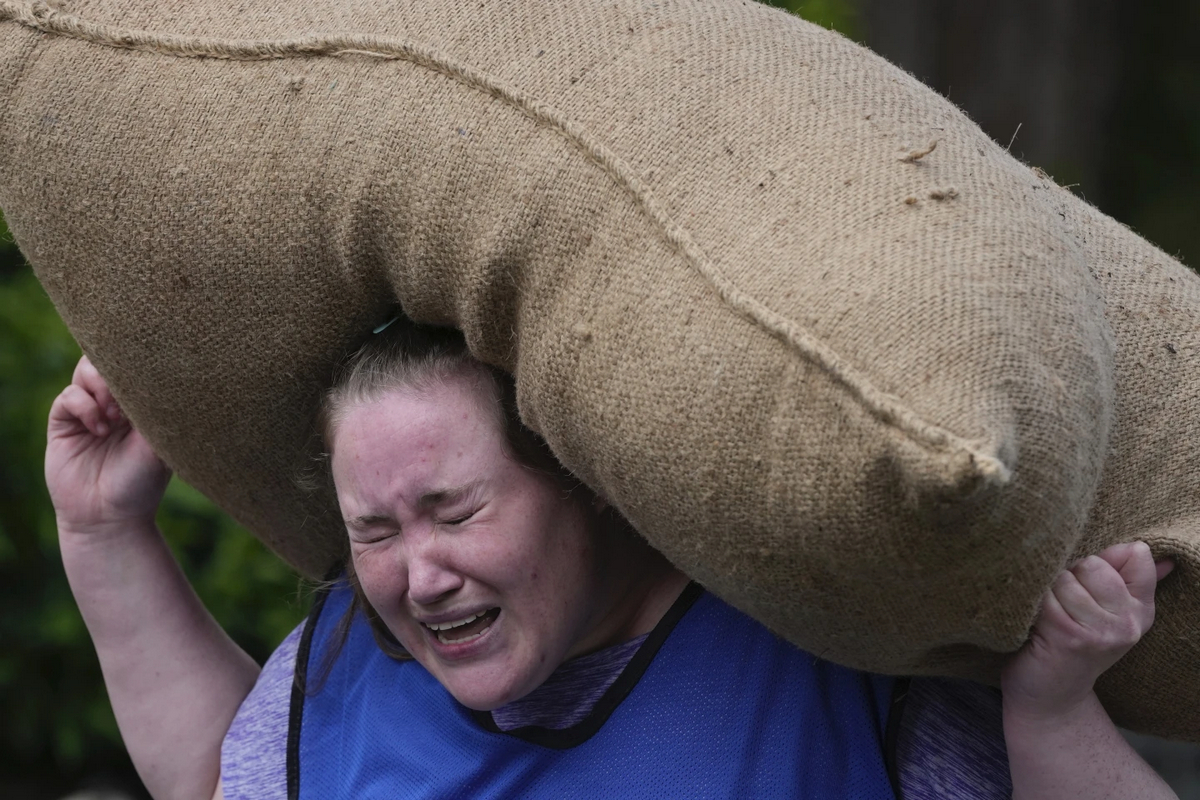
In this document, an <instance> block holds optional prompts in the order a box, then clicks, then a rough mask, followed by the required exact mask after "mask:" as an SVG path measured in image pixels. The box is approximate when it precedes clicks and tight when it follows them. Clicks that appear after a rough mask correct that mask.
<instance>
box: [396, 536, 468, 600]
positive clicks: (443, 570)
mask: <svg viewBox="0 0 1200 800" xmlns="http://www.w3.org/2000/svg"><path fill="white" fill-rule="evenodd" d="M414 549H415V551H416V552H410V553H409V554H408V599H409V601H410V602H412V603H414V604H415V605H419V606H431V605H435V604H437V603H438V601H440V600H444V599H446V598H447V597H449V596H450V595H452V594H453V593H454V592H456V591H458V590H459V589H461V588H462V585H463V576H462V575H461V574H460V573H459V572H458V571H456V570H454V569H453V568H451V566H450V565H449V564H448V563H447V559H446V558H445V555H444V554H443V553H440V552H438V548H437V547H436V546H434V547H429V546H425V547H419V548H414Z"/></svg>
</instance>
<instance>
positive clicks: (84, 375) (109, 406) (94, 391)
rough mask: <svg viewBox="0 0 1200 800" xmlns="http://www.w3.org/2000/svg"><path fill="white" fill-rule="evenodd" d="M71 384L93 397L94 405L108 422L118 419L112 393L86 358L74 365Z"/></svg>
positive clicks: (118, 412) (118, 415) (117, 409)
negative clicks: (98, 407)
mask: <svg viewBox="0 0 1200 800" xmlns="http://www.w3.org/2000/svg"><path fill="white" fill-rule="evenodd" d="M71 383H74V384H76V385H77V386H82V387H83V388H84V389H86V390H87V391H88V392H89V393H90V394H91V395H92V396H93V397H95V398H96V403H97V404H98V405H99V406H100V409H101V411H102V413H103V414H104V416H105V417H107V418H108V419H110V420H115V419H118V418H119V417H120V409H119V407H118V406H117V401H116V400H114V399H113V396H112V391H111V390H110V389H109V388H108V382H107V381H105V380H104V377H103V376H102V375H101V374H100V371H99V370H97V369H96V367H95V365H93V364H92V360H91V359H90V358H88V357H87V356H83V357H82V358H80V359H79V363H78V364H76V365H75V374H74V375H73V376H72V377H71Z"/></svg>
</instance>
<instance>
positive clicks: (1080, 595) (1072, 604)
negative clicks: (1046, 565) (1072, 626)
mask: <svg viewBox="0 0 1200 800" xmlns="http://www.w3.org/2000/svg"><path fill="white" fill-rule="evenodd" d="M1050 591H1051V593H1052V594H1053V595H1054V597H1055V598H1056V599H1057V600H1058V602H1059V603H1060V604H1061V605H1062V609H1063V611H1064V612H1065V613H1066V614H1067V616H1069V617H1070V618H1071V619H1072V620H1074V621H1075V622H1076V623H1078V624H1079V625H1082V626H1084V627H1085V628H1090V629H1093V630H1095V629H1097V628H1099V627H1101V626H1102V625H1103V624H1104V622H1105V621H1106V620H1107V619H1108V618H1109V613H1108V612H1107V611H1105V610H1104V609H1103V608H1101V607H1100V605H1099V603H1097V602H1096V600H1095V598H1093V597H1092V595H1091V593H1090V592H1088V590H1087V589H1085V588H1084V587H1083V584H1081V583H1080V582H1079V579H1078V578H1076V577H1075V573H1073V572H1071V571H1070V570H1067V571H1066V572H1062V573H1060V574H1059V576H1058V578H1057V579H1056V580H1055V581H1054V585H1053V586H1051V587H1050Z"/></svg>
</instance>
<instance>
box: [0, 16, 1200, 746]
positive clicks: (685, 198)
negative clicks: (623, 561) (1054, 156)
mask: <svg viewBox="0 0 1200 800" xmlns="http://www.w3.org/2000/svg"><path fill="white" fill-rule="evenodd" d="M56 9H57V10H56ZM56 9H52V8H51V7H49V6H48V5H46V4H45V3H42V2H36V3H30V2H25V1H23V0H0V20H2V21H0V92H2V93H3V94H2V95H0V207H2V208H3V209H4V211H5V213H6V214H7V215H8V220H9V224H10V226H11V229H12V230H13V232H14V234H15V235H16V237H17V241H18V242H19V244H20V246H21V248H22V250H23V251H24V252H25V254H26V255H27V256H28V258H29V260H30V261H31V262H32V264H33V265H34V267H35V269H36V270H37V272H38V275H39V276H40V278H41V280H42V282H43V283H44V285H45V287H46V289H47V291H48V292H49V293H50V295H51V297H52V298H53V299H54V302H55V303H56V305H57V306H58V308H59V310H60V311H61V313H62V315H63V317H64V319H65V320H66V321H67V324H68V325H69V326H70V328H71V330H72V331H73V333H74V334H75V335H76V337H77V338H78V340H79V342H80V343H81V344H82V346H83V348H84V350H86V351H87V352H88V353H89V354H90V355H91V356H92V357H93V359H94V360H95V362H96V364H97V366H98V367H99V368H100V370H101V372H102V373H103V374H104V375H105V376H106V377H107V378H108V380H109V381H110V382H111V384H112V386H113V388H114V391H115V392H116V394H117V396H118V398H119V399H120V400H121V402H122V404H123V405H124V407H125V409H126V410H127V411H128V413H129V415H130V416H131V418H132V419H133V420H134V421H135V422H136V424H137V425H138V426H139V428H141V429H142V430H143V431H144V432H145V433H146V435H147V436H148V437H149V439H150V441H151V442H152V443H153V445H154V446H155V448H156V449H157V450H158V452H160V453H161V454H162V455H163V456H164V457H165V459H166V460H167V461H168V462H169V463H170V464H171V466H172V467H174V468H175V469H176V470H177V471H178V472H179V473H180V474H181V475H182V476H183V477H184V478H185V479H186V480H188V481H189V482H190V483H192V484H193V485H195V486H197V487H198V488H199V489H200V490H202V491H203V492H205V493H206V494H207V495H209V496H210V497H212V498H213V499H214V500H215V501H216V502H217V503H219V504H220V505H221V506H222V507H224V508H225V509H226V510H228V511H229V512H230V513H232V514H233V515H234V516H235V517H236V518H237V519H239V520H240V521H241V522H242V523H244V524H245V525H247V526H248V527H249V528H250V529H251V530H252V531H254V532H255V534H256V535H258V536H259V537H261V538H262V539H263V540H264V541H265V542H266V543H267V544H268V545H270V546H271V547H272V548H274V549H275V550H276V551H277V552H278V553H279V554H280V555H281V556H283V557H284V558H285V559H287V560H288V561H289V562H290V563H292V564H294V565H295V566H296V567H297V568H298V569H300V570H301V571H303V572H304V573H306V574H308V575H318V574H320V573H321V572H322V571H324V570H325V569H326V568H327V567H328V566H329V564H330V562H331V560H332V559H333V558H335V556H336V553H337V552H338V551H339V542H340V540H341V537H342V536H343V535H344V534H343V533H342V531H341V526H340V524H339V523H338V519H337V515H336V509H335V507H334V504H333V501H332V498H331V497H330V496H328V495H321V496H309V495H306V494H305V493H304V492H303V491H301V490H300V489H298V488H297V485H296V482H295V480H294V478H295V475H296V474H297V473H298V472H299V471H301V470H302V469H303V468H304V467H305V465H306V461H307V459H309V458H310V457H311V455H312V454H311V450H310V444H309V443H310V439H309V436H308V434H309V430H310V429H309V426H310V423H311V419H312V415H313V411H314V406H315V403H316V401H317V396H318V393H319V392H320V390H321V389H322V387H323V386H324V385H325V383H326V382H327V381H328V379H329V371H330V366H331V364H332V363H333V362H334V361H336V359H337V358H338V357H339V356H340V355H341V354H342V353H343V352H344V351H345V349H346V348H347V347H348V346H350V345H351V344H352V343H353V342H354V341H356V340H358V339H359V338H360V337H361V336H362V335H364V333H366V332H367V331H369V329H370V328H371V327H372V326H373V325H375V324H377V323H379V322H381V321H383V320H385V319H387V318H388V317H389V316H390V314H391V313H392V312H391V309H392V308H393V306H394V304H396V303H397V302H398V303H400V304H402V305H403V308H404V310H405V311H406V312H407V313H408V314H409V315H410V316H411V317H412V318H414V319H416V320H418V321H422V322H430V323H442V324H451V325H456V326H458V327H460V328H462V329H463V330H464V331H465V332H466V335H467V338H468V341H469V343H470V346H471V348H472V351H473V352H474V353H475V354H476V355H478V356H479V357H480V358H482V359H484V360H485V361H488V362H490V363H493V364H497V365H499V366H501V367H503V368H505V369H507V370H510V371H511V372H512V373H513V374H515V376H516V379H517V385H518V393H519V400H520V405H521V412H522V414H523V416H524V418H525V419H526V421H527V422H528V423H529V424H530V425H531V426H532V427H533V428H535V429H536V430H538V431H540V432H541V433H542V434H543V435H544V436H545V437H546V439H547V440H548V441H549V443H550V445H551V446H552V447H553V449H554V451H555V452H556V453H557V454H558V455H559V457H560V458H561V459H562V460H563V461H564V462H565V463H566V464H567V465H568V466H569V467H570V468H571V469H573V470H575V471H576V473H577V474H578V475H579V476H580V477H582V478H583V479H584V480H586V481H587V482H588V483H589V484H590V485H591V486H593V487H595V488H596V489H598V490H599V491H601V492H603V493H604V494H605V495H607V496H608V497H609V498H610V499H611V500H612V501H613V502H614V503H615V504H616V505H617V506H618V507H619V508H620V510H621V511H622V512H623V513H624V514H626V515H627V516H628V517H629V519H630V520H631V521H632V522H633V523H634V524H635V525H636V526H637V528H638V529H639V530H640V531H642V532H643V533H644V534H645V535H646V536H647V537H648V538H649V539H650V540H651V541H652V542H653V543H654V544H655V545H656V546H657V547H659V548H660V549H662V550H663V552H665V553H666V554H667V555H668V556H669V557H670V558H671V559H672V560H673V561H674V562H675V563H676V564H678V565H679V566H680V567H682V568H683V569H684V570H686V571H687V572H688V573H689V574H690V575H692V576H694V577H695V578H697V579H698V580H700V581H701V582H703V583H704V584H705V585H707V586H708V587H710V588H711V589H713V590H714V591H716V592H717V593H718V594H719V595H721V596H722V597H724V598H726V599H728V600H729V601H731V602H732V603H733V604H735V605H736V606H738V607H739V608H741V609H744V610H745V611H747V612H749V613H751V614H753V615H754V616H755V617H757V618H758V619H760V620H762V621H763V622H764V623H766V624H767V625H769V626H771V627H772V628H773V629H775V630H777V631H779V632H781V633H782V634H784V635H785V636H787V637H788V638H789V639H791V640H792V641H794V642H795V643H797V644H798V645H801V646H803V647H805V648H807V649H809V650H811V651H812V652H814V653H817V654H820V655H822V656H825V657H827V658H830V659H833V660H835V661H839V662H842V663H845V664H849V665H852V666H855V667H859V668H865V669H870V670H877V671H882V672H892V673H909V674H921V673H950V674H958V675H966V676H973V677H979V678H984V679H994V678H995V674H996V672H995V670H996V667H997V665H998V663H999V660H1000V658H1001V656H1000V655H999V654H1002V653H1005V652H1010V651H1013V650H1015V649H1017V648H1018V647H1019V646H1020V645H1021V643H1022V642H1023V641H1024V639H1025V637H1026V634H1027V631H1028V629H1029V626H1030V624H1031V622H1032V620H1033V619H1034V617H1035V615H1036V611H1037V605H1038V601H1039V598H1040V596H1041V595H1042V593H1043V591H1044V590H1045V589H1046V587H1047V586H1048V585H1049V584H1050V582H1051V580H1052V578H1053V576H1054V575H1055V574H1056V573H1057V572H1058V571H1059V570H1060V569H1062V568H1063V567H1064V566H1065V565H1066V564H1068V563H1069V562H1071V561H1072V559H1074V558H1076V557H1078V556H1080V555H1082V554H1084V553H1089V552H1095V551H1097V550H1099V549H1101V548H1103V547H1104V546H1106V545H1108V544H1110V543H1113V542H1117V541H1123V540H1129V539H1133V538H1138V537H1140V538H1145V539H1148V540H1149V541H1151V543H1152V544H1153V545H1154V546H1155V549H1156V551H1157V552H1158V553H1159V554H1169V555H1172V556H1174V557H1175V558H1177V559H1178V560H1179V562H1180V566H1179V569H1178V570H1176V572H1175V574H1174V575H1173V576H1172V577H1170V578H1169V579H1167V581H1165V582H1164V585H1163V586H1162V587H1161V588H1160V598H1161V600H1160V612H1159V620H1158V622H1157V624H1156V626H1155V628H1154V630H1153V631H1152V632H1151V633H1150V635H1149V636H1148V637H1147V639H1146V640H1145V641H1144V642H1143V643H1142V644H1140V645H1139V646H1138V647H1137V648H1136V649H1135V650H1134V651H1133V652H1132V653H1131V654H1130V655H1129V656H1128V657H1127V658H1126V659H1125V661H1123V662H1122V664H1121V665H1120V666H1119V667H1118V668H1117V669H1116V670H1114V671H1112V672H1111V673H1110V674H1109V675H1108V676H1107V677H1106V679H1105V681H1104V682H1103V684H1102V686H1101V687H1100V688H1101V691H1102V696H1103V698H1104V699H1105V701H1106V703H1107V704H1108V707H1109V708H1110V710H1111V711H1112V712H1113V714H1114V716H1115V717H1116V719H1117V720H1118V721H1119V722H1120V723H1122V724H1125V725H1129V726H1132V727H1134V728H1137V729H1141V730H1148V731H1152V732H1156V733H1160V734H1165V735H1171V736H1177V737H1184V738H1193V739H1200V675H1198V674H1197V664H1200V644H1198V642H1200V637H1197V636H1196V633H1195V631H1196V626H1197V623H1200V607H1198V605H1197V604H1198V602H1200V592H1197V591H1196V586H1195V581H1196V575H1197V572H1196V569H1197V559H1198V558H1200V536H1198V534H1197V532H1196V531H1197V527H1196V513H1197V511H1196V499H1195V498H1196V497H1197V488H1198V487H1197V485H1196V484H1197V480H1200V478H1198V476H1200V469H1197V459H1196V447H1195V436H1196V434H1197V430H1196V428H1197V421H1198V420H1200V409H1198V408H1197V402H1196V399H1195V395H1196V389H1197V384H1198V381H1197V376H1198V374H1200V373H1198V370H1197V354H1198V353H1200V349H1198V348H1200V340H1198V339H1197V330H1200V325H1198V322H1200V315H1198V314H1197V309H1200V290H1198V286H1197V280H1196V278H1194V277H1193V276H1192V274H1191V273H1189V272H1188V271H1187V270H1185V269H1184V268H1183V267H1182V266H1181V265H1180V264H1178V263H1177V262H1175V261H1173V260H1172V259H1170V258H1168V257H1167V256H1165V255H1164V254H1163V253H1161V252H1159V251H1158V250H1156V249H1154V248H1152V247H1151V246H1149V245H1148V244H1146V243H1145V242H1143V241H1142V240H1140V239H1138V238H1137V237H1135V236H1134V235H1133V234H1131V233H1130V232H1129V231H1127V230H1126V229H1124V228H1123V227H1121V226H1119V225H1117V224H1116V223H1114V222H1112V221H1111V220H1109V219H1108V218H1106V217H1104V216H1102V215H1100V214H1099V213H1097V212H1096V211H1094V210H1093V209H1091V208H1090V207H1088V206H1086V205H1084V204H1083V203H1081V202H1080V201H1079V200H1077V199H1076V198H1075V197H1073V196H1072V195H1071V194H1070V193H1068V192H1065V191H1063V190H1060V189H1059V188H1057V187H1056V186H1055V185H1054V184H1053V183H1052V182H1050V181H1048V180H1045V179H1043V178H1042V177H1039V176H1038V175H1037V174H1035V173H1034V172H1032V171H1031V170H1030V169H1029V168H1027V167H1025V166H1023V165H1022V164H1020V163H1018V162H1017V161H1015V160H1014V159H1012V158H1010V157H1009V156H1008V155H1007V154H1006V153H1005V152H1004V150H1003V149H1002V148H1000V147H999V146H997V145H996V144H995V143H994V142H992V141H991V140H990V139H988V138H987V137H986V136H985V135H984V134H983V133H982V132H981V131H980V130H979V129H978V128H977V127H976V126H975V125H974V124H972V123H971V122H970V121H968V120H967V119H966V118H965V117H964V116H963V115H962V114H961V113H960V112H959V111H958V110H957V109H956V108H954V107H953V106H952V105H951V104H949V103H948V102H946V101H945V100H944V99H942V98H940V97H938V96H937V95H935V94H934V93H932V92H931V91H929V90H928V89H926V88H925V87H923V86H922V85H921V84H920V83H918V82H917V81H916V80H914V79H913V78H912V77H911V76H909V75H907V74H905V73H904V72H902V71H900V70H898V69H897V68H895V67H893V66H891V65H889V64H887V63H886V62H884V61H883V60H881V59H880V58H878V57H876V56H874V55H872V54H871V53H869V52H867V51H865V50H863V49H862V48H860V47H858V46H856V45H854V44H852V43H851V42H848V41H846V40H845V39H843V38H841V37H839V36H837V35H835V34H832V33H829V32H826V31H824V30H821V29H819V28H816V27H814V26H811V25H808V24H806V23H804V22H802V21H801V20H799V19H796V18H794V17H791V16H788V15H786V14H784V13H781V12H778V11H774V10H771V9H768V8H765V7H762V6H758V5H755V4H754V3H746V2H742V1H741V0H703V2H682V1H681V2H661V3H654V4H650V3H644V2H640V0H615V1H614V0H605V2H586V1H582V0H575V1H574V2H560V3H546V2H541V1H540V0H504V2H494V1H488V0H485V1H484V2H482V3H471V4H465V3H458V2H449V1H448V0H431V2H422V3H417V2H406V3H391V2H386V1H385V0H299V1H297V0H286V2H285V1H284V0H245V1H244V2H239V3H237V4H227V3H223V2H219V0H201V1H200V2H186V3H184V2H160V3H145V2H141V0H136V1H135V0H72V1H71V2H66V3H62V4H59V5H58V6H57V7H56Z"/></svg>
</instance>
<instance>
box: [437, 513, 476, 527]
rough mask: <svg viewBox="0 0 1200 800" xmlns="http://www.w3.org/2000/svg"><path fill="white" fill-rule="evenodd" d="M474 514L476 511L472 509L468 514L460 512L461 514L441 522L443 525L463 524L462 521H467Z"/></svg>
mask: <svg viewBox="0 0 1200 800" xmlns="http://www.w3.org/2000/svg"><path fill="white" fill-rule="evenodd" d="M473 516H475V512H474V511H470V512H468V513H466V514H460V515H459V516H457V517H453V518H451V519H444V520H441V524H442V525H461V524H462V523H464V522H466V521H467V520H469V519H470V518H471V517H473Z"/></svg>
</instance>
